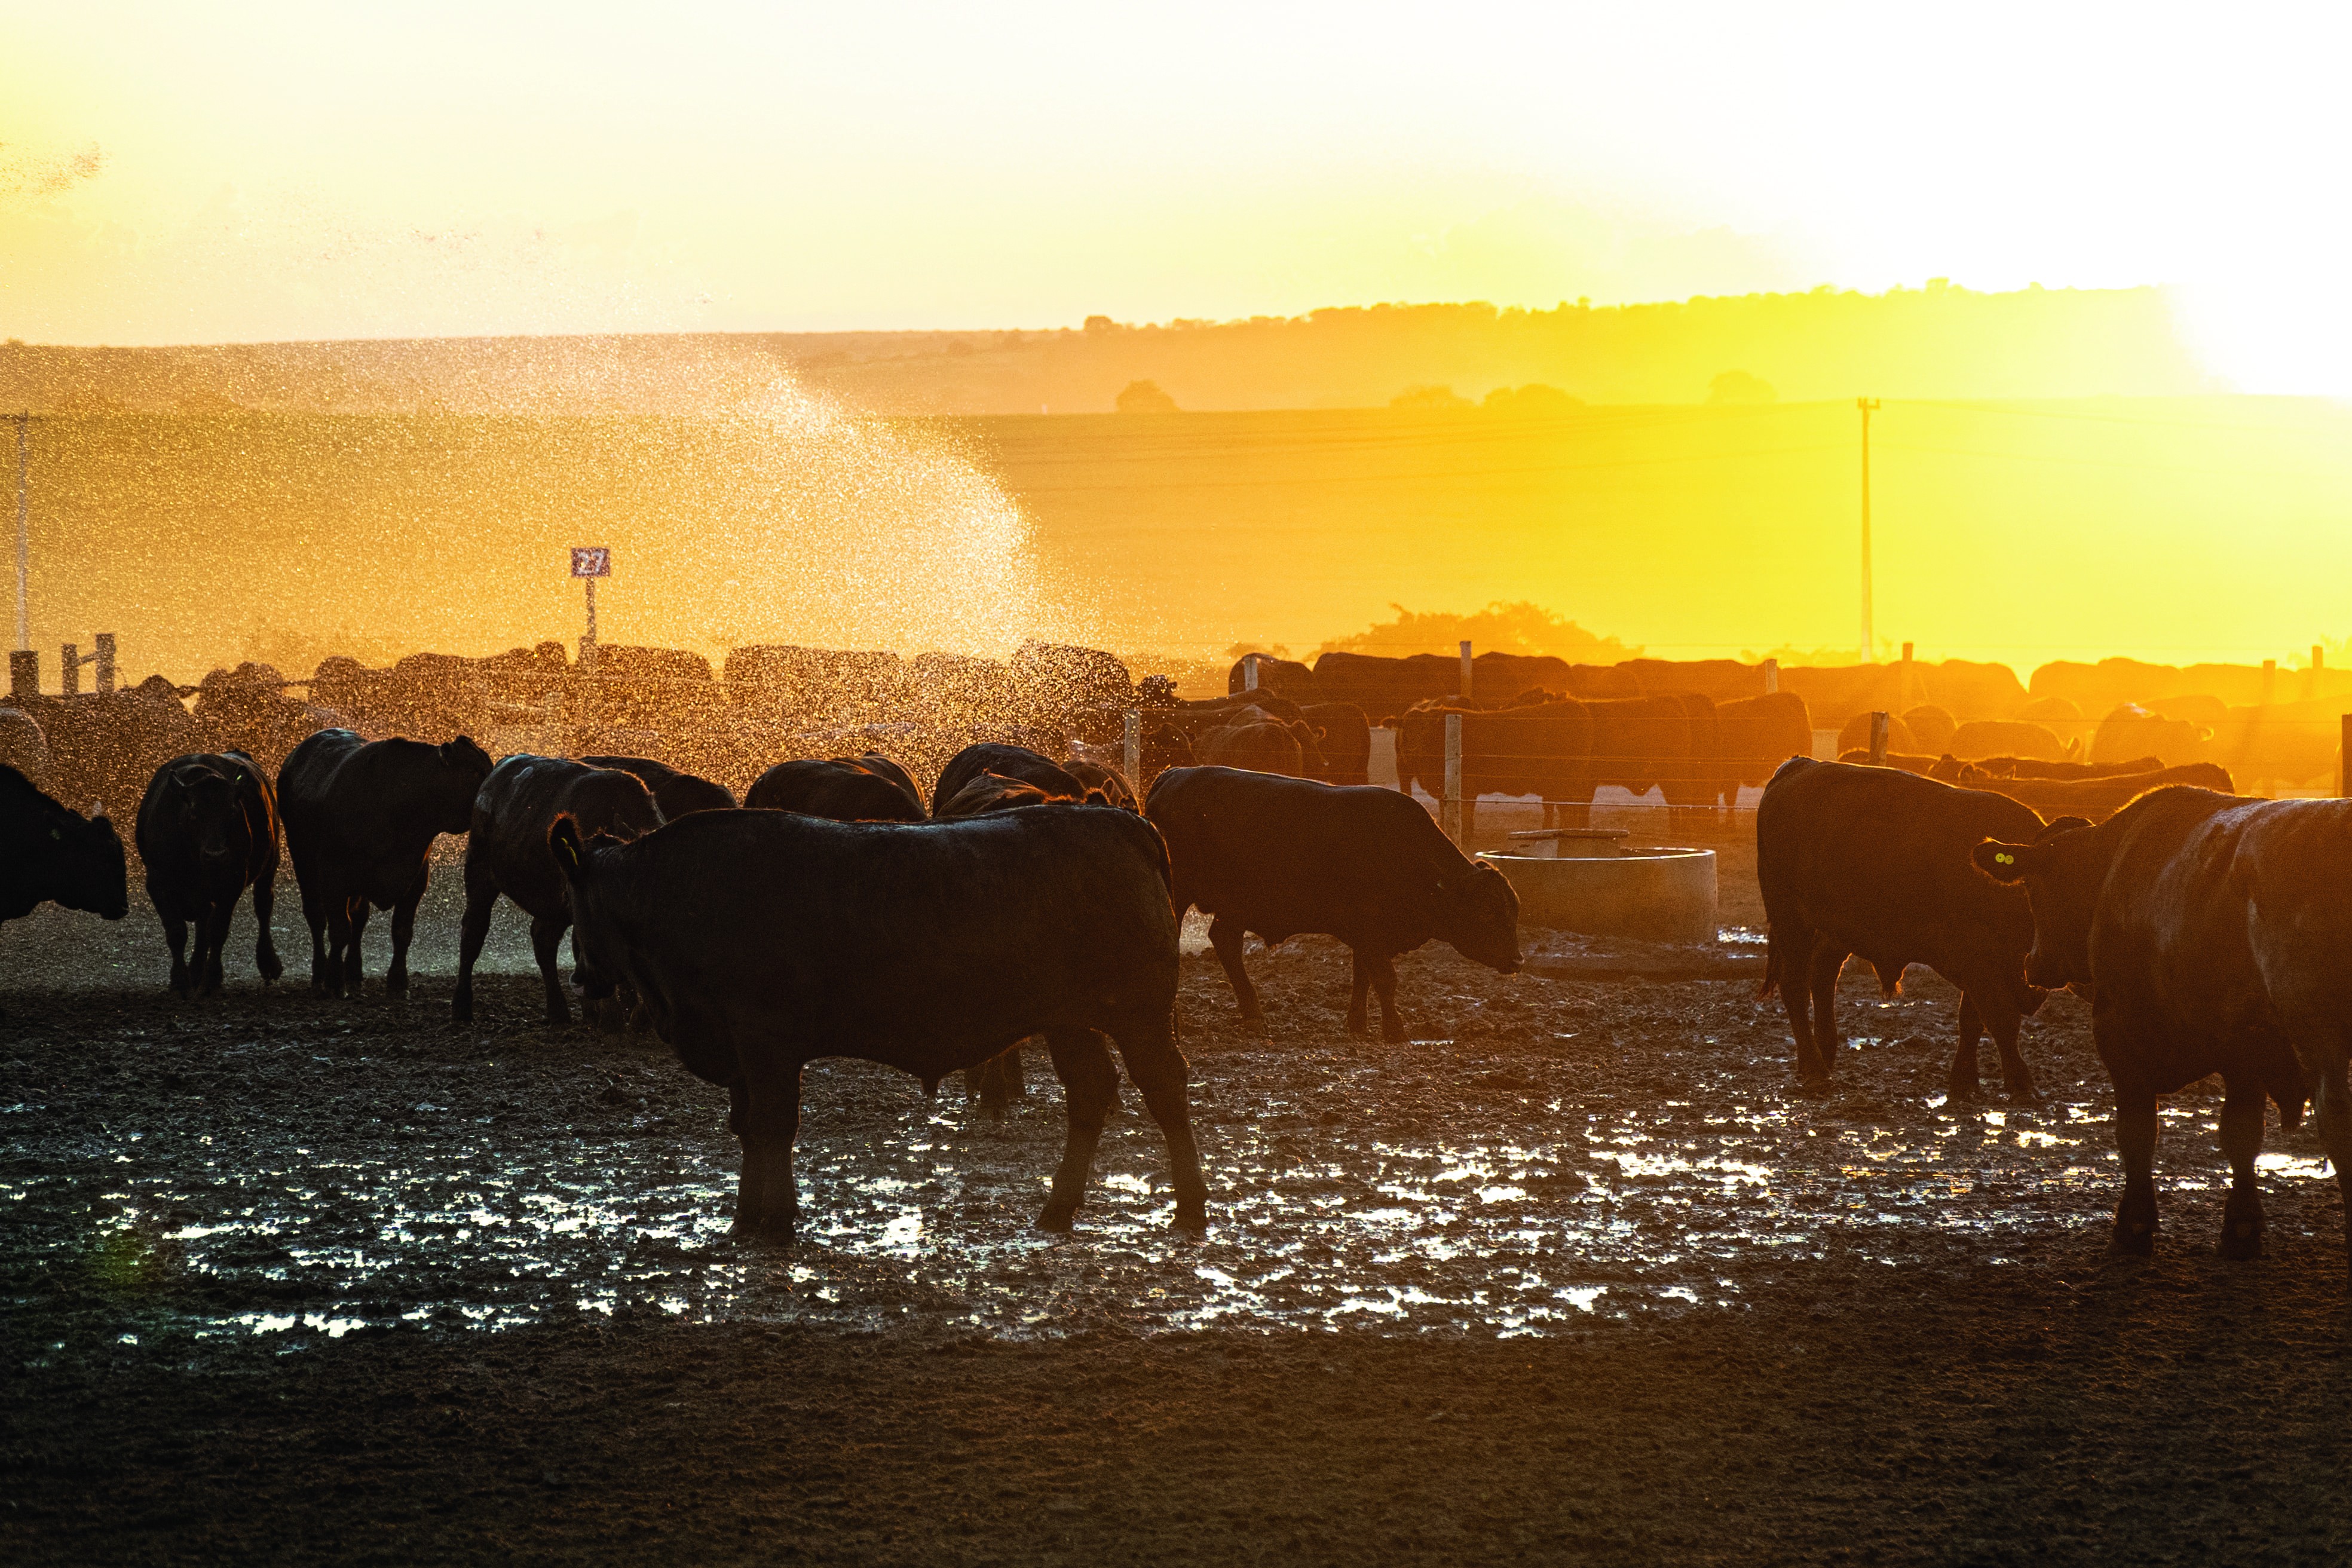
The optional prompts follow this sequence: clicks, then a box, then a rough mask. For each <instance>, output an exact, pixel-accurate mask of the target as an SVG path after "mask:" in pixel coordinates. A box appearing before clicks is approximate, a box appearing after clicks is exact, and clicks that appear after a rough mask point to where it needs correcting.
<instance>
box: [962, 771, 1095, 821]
mask: <svg viewBox="0 0 2352 1568" xmlns="http://www.w3.org/2000/svg"><path fill="white" fill-rule="evenodd" d="M1071 799H1072V797H1070V796H1068V795H1047V794H1046V793H1045V791H1044V790H1042V789H1039V788H1038V787H1037V786H1036V785H1035V784H1030V783H1027V782H1026V781H1024V780H1022V779H1009V778H1006V777H1005V776H1004V775H1003V773H982V774H981V775H980V776H979V777H977V778H974V779H971V780H970V781H968V782H967V783H966V784H964V786H963V788H961V789H960V790H958V791H956V793H955V798H954V799H953V800H950V801H949V802H948V803H947V805H943V806H941V807H940V810H939V815H938V816H934V817H932V818H931V820H932V821H934V822H961V821H963V820H964V819H966V818H968V817H974V816H987V815H988V814H989V813H990V812H992V811H1013V810H1017V809H1018V808H1020V807H1022V806H1024V805H1068V804H1070V802H1071ZM1095 804H1096V805H1108V804H1109V803H1108V802H1107V801H1102V800H1097V801H1096V802H1095Z"/></svg>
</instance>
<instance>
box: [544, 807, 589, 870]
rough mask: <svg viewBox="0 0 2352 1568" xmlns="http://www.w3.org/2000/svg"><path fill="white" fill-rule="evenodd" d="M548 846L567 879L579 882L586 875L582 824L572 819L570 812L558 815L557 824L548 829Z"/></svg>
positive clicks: (557, 866)
mask: <svg viewBox="0 0 2352 1568" xmlns="http://www.w3.org/2000/svg"><path fill="white" fill-rule="evenodd" d="M547 847H548V852H549V853H550V854H551V855H553V856H554V857H555V865H556V868H557V869H559V870H561V871H562V873H563V879H564V880H565V881H567V882H577V881H579V880H580V879H581V878H582V877H583V876H584V875H586V872H587V868H586V866H585V865H584V864H583V862H582V847H581V843H580V825H579V824H577V823H575V822H573V821H572V814H571V813H570V812H565V813H564V814H563V815H562V816H559V817H557V818H556V819H555V826H553V827H551V828H549V829H548V831H547Z"/></svg>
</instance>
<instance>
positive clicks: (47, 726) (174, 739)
mask: <svg viewBox="0 0 2352 1568" xmlns="http://www.w3.org/2000/svg"><path fill="white" fill-rule="evenodd" d="M16 706H17V707H18V708H19V709H21V710H23V712H24V713H25V714H26V717H28V718H30V719H32V720H33V721H35V722H36V723H37V724H39V725H40V727H41V733H42V736H43V738H44V740H45V742H46V743H47V750H48V754H49V774H48V778H47V784H46V787H47V788H48V789H49V790H50V791H51V792H53V793H54V794H55V795H57V796H58V798H59V799H61V800H69V801H82V800H95V801H111V802H114V803H117V804H121V803H124V802H130V801H135V800H137V799H138V798H139V797H140V795H142V793H143V792H144V791H145V790H146V788H147V783H148V781H149V780H150V779H152V778H153V777H154V776H155V770H156V769H157V768H158V767H161V766H162V765H163V763H166V762H168V761H170V760H171V759H172V758H173V757H177V756H184V755H186V754H188V753H190V752H205V751H208V750H212V749H213V748H211V747H208V746H207V745H206V744H205V734H204V731H203V728H202V727H201V726H200V725H198V724H197V722H196V721H195V719H194V716H193V715H192V714H190V713H189V711H188V710H187V708H186V706H185V705H184V703H182V701H181V700H180V692H179V689H178V688H177V687H175V686H173V684H172V683H171V682H170V681H168V680H165V679H163V678H162V677H161V676H152V675H151V676H149V677H148V678H147V679H144V680H142V681H141V682H140V683H139V684H138V685H136V686H133V687H130V688H127V689H121V690H117V691H111V692H104V693H84V694H82V695H79V696H75V697H32V696H27V697H24V698H20V699H17V700H16Z"/></svg>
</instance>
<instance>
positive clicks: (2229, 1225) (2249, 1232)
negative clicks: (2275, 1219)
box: [2221, 1193, 2263, 1262]
mask: <svg viewBox="0 0 2352 1568" xmlns="http://www.w3.org/2000/svg"><path fill="white" fill-rule="evenodd" d="M2262 1255H2263V1205H2262V1200H2261V1199H2259V1198H2256V1197H2254V1196H2253V1195H2252V1194H2238V1193H2232V1194H2230V1200H2229V1203H2228V1204H2227V1205H2225V1206H2224V1207H2223V1208H2222V1210H2221V1256H2222V1257H2224V1258H2229V1259H2231V1261H2233V1262H2245V1261H2247V1260H2248V1259H2251V1258H2260V1257H2261V1256H2262Z"/></svg>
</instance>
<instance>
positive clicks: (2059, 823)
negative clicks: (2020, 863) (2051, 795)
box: [2033, 816, 2091, 844]
mask: <svg viewBox="0 0 2352 1568" xmlns="http://www.w3.org/2000/svg"><path fill="white" fill-rule="evenodd" d="M2088 826H2091V819H2090V818H2089V817H2087V816H2053V817H2052V818H2051V819H2050V820H2049V822H2048V823H2047V824H2045V825H2044V826H2043V827H2042V831H2041V832H2039V833H2037V834H2035V835H2034V836H2033V842H2035V843H2036V844H2047V843H2049V842H2050V841H2051V840H2052V839H2053V838H2055V837H2058V836H2059V835H2060V834H2062V833H2072V832H2074V830H2075V829H2076V828H2078V827H2088Z"/></svg>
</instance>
